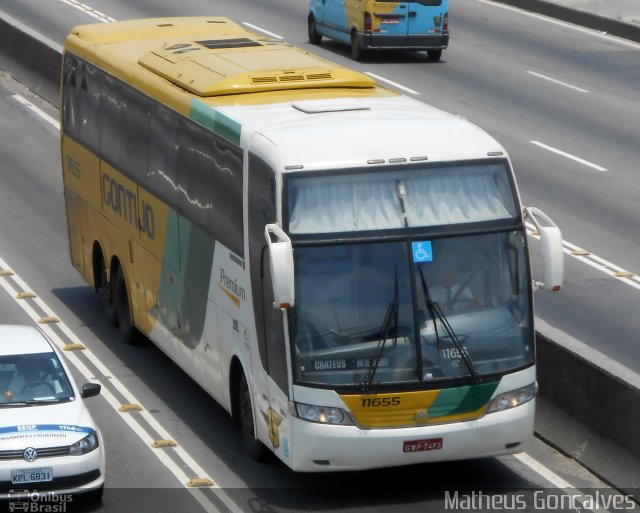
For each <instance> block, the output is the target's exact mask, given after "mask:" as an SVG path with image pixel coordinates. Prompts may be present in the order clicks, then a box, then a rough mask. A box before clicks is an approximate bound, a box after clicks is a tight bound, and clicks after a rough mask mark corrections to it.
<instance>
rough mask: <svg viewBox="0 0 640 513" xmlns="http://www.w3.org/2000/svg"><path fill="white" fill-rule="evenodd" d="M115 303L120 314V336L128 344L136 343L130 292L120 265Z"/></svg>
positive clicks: (117, 273)
mask: <svg viewBox="0 0 640 513" xmlns="http://www.w3.org/2000/svg"><path fill="white" fill-rule="evenodd" d="M115 291H116V294H115V304H116V311H117V315H118V326H119V328H120V336H121V337H122V340H124V341H125V342H126V343H127V344H133V343H134V335H135V328H134V327H133V323H132V322H131V308H130V306H129V293H128V291H127V283H126V282H125V279H124V272H123V271H122V267H118V271H117V272H116V282H115Z"/></svg>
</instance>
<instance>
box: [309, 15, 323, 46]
mask: <svg viewBox="0 0 640 513" xmlns="http://www.w3.org/2000/svg"><path fill="white" fill-rule="evenodd" d="M308 29H309V42H310V43H311V44H312V45H319V44H320V43H321V42H322V34H318V30H317V29H316V19H315V18H314V16H313V15H312V14H310V15H309V26H308Z"/></svg>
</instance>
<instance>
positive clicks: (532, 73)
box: [527, 70, 589, 93]
mask: <svg viewBox="0 0 640 513" xmlns="http://www.w3.org/2000/svg"><path fill="white" fill-rule="evenodd" d="M527 73H529V75H533V76H534V77H538V78H541V79H543V80H548V81H549V82H553V83H554V84H558V85H561V86H564V87H568V88H569V89H573V90H574V91H578V92H579V93H588V92H589V91H587V90H586V89H582V88H581V87H578V86H574V85H571V84H568V83H567V82H563V81H562V80H557V79H555V78H551V77H548V76H547V75H543V74H542V73H536V72H535V71H530V70H528V71H527Z"/></svg>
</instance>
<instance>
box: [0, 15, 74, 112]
mask: <svg viewBox="0 0 640 513" xmlns="http://www.w3.org/2000/svg"><path fill="white" fill-rule="evenodd" d="M61 57H62V47H61V46H60V45H59V44H57V43H55V42H53V41H51V40H49V39H47V38H45V37H44V36H42V35H41V34H37V33H35V32H33V31H32V30H31V29H30V28H29V27H26V26H24V25H22V24H21V23H20V22H18V21H17V20H14V19H12V18H11V17H10V16H9V15H7V14H6V13H3V12H2V11H0V67H1V68H2V69H3V70H5V71H7V72H9V73H11V75H13V76H14V77H15V78H16V79H18V80H19V81H20V82H22V83H23V84H25V85H26V86H27V87H29V89H31V90H32V91H34V92H35V93H37V94H38V95H39V96H41V97H42V98H44V99H45V100H47V101H48V102H49V103H51V104H53V105H55V106H56V107H59V106H60V105H59V104H60V85H59V84H60V70H61V62H62V58H61Z"/></svg>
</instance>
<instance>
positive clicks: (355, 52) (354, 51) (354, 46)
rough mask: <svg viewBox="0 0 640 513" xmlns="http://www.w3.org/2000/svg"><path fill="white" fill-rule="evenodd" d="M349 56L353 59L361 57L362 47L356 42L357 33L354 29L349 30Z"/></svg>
mask: <svg viewBox="0 0 640 513" xmlns="http://www.w3.org/2000/svg"><path fill="white" fill-rule="evenodd" d="M351 58H352V59H353V60H354V61H359V60H360V59H362V49H361V48H360V45H359V44H358V33H357V32H356V31H355V30H352V31H351Z"/></svg>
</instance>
